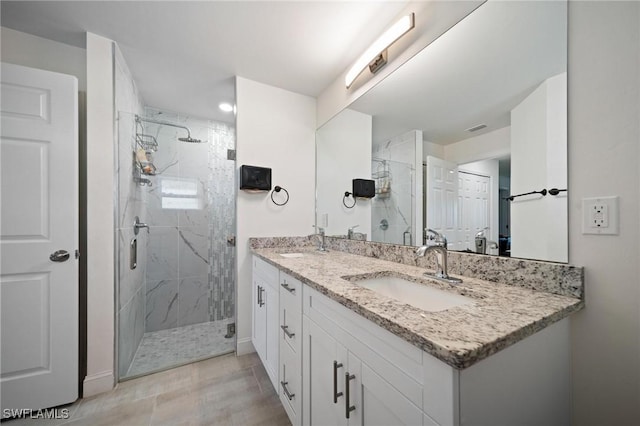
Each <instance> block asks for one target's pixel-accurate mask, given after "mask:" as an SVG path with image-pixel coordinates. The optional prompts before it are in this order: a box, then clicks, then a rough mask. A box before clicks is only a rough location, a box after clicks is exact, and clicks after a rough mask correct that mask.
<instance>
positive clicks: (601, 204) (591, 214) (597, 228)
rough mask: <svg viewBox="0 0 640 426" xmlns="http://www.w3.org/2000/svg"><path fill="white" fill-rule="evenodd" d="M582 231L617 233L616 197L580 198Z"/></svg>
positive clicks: (601, 233)
mask: <svg viewBox="0 0 640 426" xmlns="http://www.w3.org/2000/svg"><path fill="white" fill-rule="evenodd" d="M582 233H583V234H596V235H617V234H618V197H617V196H612V197H596V198H583V199H582Z"/></svg>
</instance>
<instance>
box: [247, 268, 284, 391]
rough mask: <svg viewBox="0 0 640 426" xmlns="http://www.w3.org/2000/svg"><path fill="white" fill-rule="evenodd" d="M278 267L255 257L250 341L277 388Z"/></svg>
mask: <svg viewBox="0 0 640 426" xmlns="http://www.w3.org/2000/svg"><path fill="white" fill-rule="evenodd" d="M278 275H279V271H278V269H277V268H276V267H275V266H272V265H270V264H268V263H267V262H265V261H263V260H261V259H260V258H258V257H256V256H254V257H253V310H252V311H253V315H252V331H251V342H252V343H253V346H254V348H255V350H256V352H257V353H258V356H260V359H261V360H262V364H263V365H264V367H265V370H266V371H267V374H268V375H269V379H270V380H271V383H272V384H273V386H274V388H276V389H278V364H279V355H278V353H279V346H280V345H279V339H278V337H279V333H278V330H280V329H279V327H278V323H279V318H278V317H279V311H278V309H279V290H278Z"/></svg>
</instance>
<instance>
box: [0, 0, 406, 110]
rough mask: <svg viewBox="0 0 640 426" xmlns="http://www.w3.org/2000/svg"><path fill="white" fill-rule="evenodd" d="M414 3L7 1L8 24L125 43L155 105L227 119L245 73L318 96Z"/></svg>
mask: <svg viewBox="0 0 640 426" xmlns="http://www.w3.org/2000/svg"><path fill="white" fill-rule="evenodd" d="M406 3H407V2H406V1H293V2H282V1H254V2H247V1H226V2H223V1H199V2H197V1H66V2H65V1H4V0H3V1H2V2H1V23H2V26H4V27H8V28H11V29H14V30H17V31H22V32H26V33H29V34H33V35H36V36H40V37H44V38H47V39H51V40H55V41H59V42H62V43H66V44H70V45H74V46H78V47H85V35H84V34H85V32H92V33H95V34H98V35H101V36H104V37H106V38H109V39H112V40H115V41H116V42H117V43H118V46H119V47H120V50H121V51H122V53H123V55H124V57H125V59H126V61H127V64H128V65H129V68H130V70H131V72H132V74H133V76H134V79H135V80H136V83H137V85H138V89H139V91H140V93H141V94H142V96H143V97H144V100H145V104H147V105H149V106H154V107H158V108H161V109H166V110H171V111H177V112H181V113H185V114H189V115H193V116H198V117H204V118H211V119H220V117H221V112H220V111H219V109H218V104H219V103H220V102H222V101H228V102H229V101H230V102H233V101H234V97H235V96H234V84H233V77H234V76H236V75H238V76H242V77H245V78H248V79H251V80H255V81H259V82H262V83H266V84H269V85H272V86H276V87H280V88H282V89H286V90H290V91H293V92H296V93H300V94H304V95H309V96H313V97H316V96H317V95H319V94H320V93H321V92H322V90H323V89H325V88H326V87H327V86H329V84H330V83H331V82H333V81H334V80H335V79H336V78H338V76H339V75H340V74H341V73H342V72H344V70H345V69H346V68H348V67H349V66H350V65H352V63H353V62H354V61H355V60H356V59H357V57H358V56H359V55H360V54H361V53H362V52H363V51H364V50H365V49H366V48H367V47H368V45H369V44H370V43H371V42H372V41H373V40H374V39H375V38H376V37H377V36H378V35H379V34H380V33H382V32H383V31H384V30H385V29H386V28H387V26H388V25H389V23H390V22H391V21H392V20H393V18H394V17H395V16H396V15H397V14H398V13H400V12H401V10H402V9H403V8H404V7H405V6H406Z"/></svg>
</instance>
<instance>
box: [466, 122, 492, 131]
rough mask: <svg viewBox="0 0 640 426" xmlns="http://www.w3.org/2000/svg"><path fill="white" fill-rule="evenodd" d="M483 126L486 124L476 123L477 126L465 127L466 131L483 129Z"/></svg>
mask: <svg viewBox="0 0 640 426" xmlns="http://www.w3.org/2000/svg"><path fill="white" fill-rule="evenodd" d="M485 127H487V125H486V124H478V125H477V126H473V127H469V128H468V129H467V132H477V131H478V130H480V129H484V128H485Z"/></svg>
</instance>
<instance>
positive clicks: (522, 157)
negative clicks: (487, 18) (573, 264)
mask: <svg viewBox="0 0 640 426" xmlns="http://www.w3.org/2000/svg"><path fill="white" fill-rule="evenodd" d="M566 94H567V77H566V73H563V74H559V75H557V76H554V77H551V78H549V79H547V80H546V81H545V82H544V83H542V84H541V85H540V86H539V87H538V88H536V89H535V90H534V91H533V92H532V93H531V94H530V95H529V96H527V98H526V99H524V100H523V101H522V102H521V103H520V104H518V105H517V106H516V107H515V108H514V109H513V110H512V111H511V192H512V194H523V193H527V192H531V191H540V190H542V189H543V188H547V189H550V188H560V189H566V187H567V172H566V166H565V164H566V163H567V161H566V157H567V122H566V113H565V111H566V110H567V98H566V96H567V95H566ZM567 232H568V231H567V197H566V193H565V192H562V193H560V194H559V195H557V196H553V195H547V196H542V195H532V196H527V197H522V198H516V199H514V200H513V201H512V202H511V255H512V256H514V257H522V258H527V259H541V260H550V261H555V262H567V261H568V253H567V251H568V243H567V237H566V235H567Z"/></svg>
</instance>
